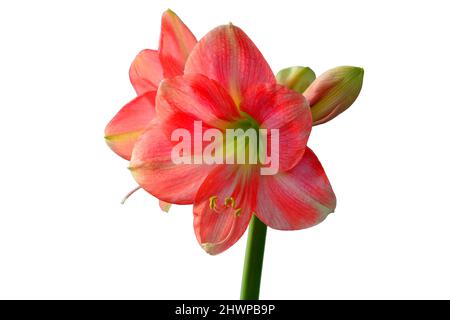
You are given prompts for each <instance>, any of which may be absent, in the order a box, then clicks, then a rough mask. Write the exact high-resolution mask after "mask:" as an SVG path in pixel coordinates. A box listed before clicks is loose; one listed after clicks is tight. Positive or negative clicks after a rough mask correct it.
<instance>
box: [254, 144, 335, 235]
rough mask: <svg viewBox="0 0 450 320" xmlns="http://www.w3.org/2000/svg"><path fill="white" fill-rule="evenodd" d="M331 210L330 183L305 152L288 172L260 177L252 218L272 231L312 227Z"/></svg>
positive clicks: (312, 154) (312, 156)
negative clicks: (254, 211) (272, 229)
mask: <svg viewBox="0 0 450 320" xmlns="http://www.w3.org/2000/svg"><path fill="white" fill-rule="evenodd" d="M335 208H336V197H335V195H334V192H333V189H332V188H331V185H330V182H329V181H328V178H327V176H326V174H325V171H324V170H323V168H322V165H321V164H320V162H319V160H318V159H317V157H316V155H315V154H314V153H313V152H312V151H311V149H309V148H307V149H306V151H305V154H304V156H303V158H302V160H301V161H300V162H299V164H298V165H297V166H295V167H294V168H292V169H291V170H290V171H288V172H283V173H279V174H277V175H275V176H261V177H260V184H259V190H258V202H257V208H256V215H257V216H258V218H260V219H261V221H263V222H264V223H265V224H266V225H268V226H270V227H272V228H274V229H279V230H297V229H304V228H308V227H311V226H314V225H316V224H318V223H320V222H321V221H323V220H324V219H325V218H326V217H327V215H328V214H329V213H331V212H334V209H335Z"/></svg>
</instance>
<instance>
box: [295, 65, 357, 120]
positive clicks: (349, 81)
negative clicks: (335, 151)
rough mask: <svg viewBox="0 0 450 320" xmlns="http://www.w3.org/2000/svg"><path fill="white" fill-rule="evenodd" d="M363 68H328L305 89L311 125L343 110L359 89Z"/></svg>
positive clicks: (330, 117) (353, 99)
mask: <svg viewBox="0 0 450 320" xmlns="http://www.w3.org/2000/svg"><path fill="white" fill-rule="evenodd" d="M363 77H364V69H362V68H358V67H349V66H343V67H337V68H333V69H330V70H328V71H327V72H325V73H324V74H322V75H321V76H320V77H319V78H317V79H316V80H314V82H313V83H312V84H311V85H310V86H309V87H308V88H307V89H306V90H305V92H304V96H305V97H306V99H307V100H308V101H309V105H310V107H311V113H312V117H313V125H318V124H322V123H325V122H327V121H329V120H331V119H333V118H334V117H336V116H337V115H339V114H340V113H342V112H344V111H345V110H346V109H347V108H348V107H350V106H351V105H352V103H353V102H354V101H355V100H356V98H357V97H358V94H359V92H360V91H361V87H362V83H363Z"/></svg>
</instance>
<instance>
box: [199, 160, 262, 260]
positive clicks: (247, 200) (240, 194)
mask: <svg viewBox="0 0 450 320" xmlns="http://www.w3.org/2000/svg"><path fill="white" fill-rule="evenodd" d="M255 168H256V166H254V167H247V168H245V167H242V166H234V165H222V166H219V167H217V168H216V169H215V170H214V171H212V172H211V173H210V174H209V175H208V177H207V178H206V179H205V181H204V182H203V184H202V185H201V187H200V189H199V191H198V193H197V196H196V198H195V203H194V229H195V234H196V236H197V240H198V242H199V243H200V245H201V246H202V248H203V249H204V250H205V251H206V252H208V253H209V254H212V255H215V254H219V253H221V252H223V251H225V250H226V249H228V248H229V247H231V246H232V245H233V244H234V243H236V241H238V240H239V239H240V238H241V237H242V235H243V234H244V232H245V230H246V229H247V226H248V224H249V222H250V218H251V217H252V212H253V208H254V207H255V204H256V193H255V190H257V188H256V187H257V182H258V179H257V178H256V179H255V178H254V177H255V175H256V174H255V173H256V172H257V171H256V170H255ZM227 198H228V199H227Z"/></svg>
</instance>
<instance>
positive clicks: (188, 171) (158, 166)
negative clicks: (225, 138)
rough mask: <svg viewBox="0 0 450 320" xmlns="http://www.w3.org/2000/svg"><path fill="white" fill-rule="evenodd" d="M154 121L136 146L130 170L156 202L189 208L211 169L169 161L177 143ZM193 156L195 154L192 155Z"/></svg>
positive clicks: (205, 166)
mask: <svg viewBox="0 0 450 320" xmlns="http://www.w3.org/2000/svg"><path fill="white" fill-rule="evenodd" d="M157 120H158V119H155V121H154V123H152V124H151V125H150V127H149V128H148V129H147V131H145V133H144V134H143V135H142V136H141V137H140V139H139V140H138V142H137V143H136V145H135V147H134V149H133V154H132V157H131V162H130V167H129V168H130V170H131V173H132V174H133V177H134V178H135V180H136V181H137V183H138V184H139V185H140V186H141V187H142V188H144V189H145V190H146V191H147V192H149V193H150V194H152V195H153V196H155V197H156V198H158V199H160V200H162V201H164V202H169V203H175V204H192V203H193V202H194V198H195V195H196V193H197V190H198V188H199V187H200V185H201V183H202V182H203V180H204V179H205V178H206V176H207V175H208V173H209V171H210V170H211V169H212V166H208V165H202V164H175V163H174V162H173V161H172V158H171V152H172V149H173V147H174V146H175V145H176V144H177V143H178V142H173V141H171V140H170V136H169V137H168V136H166V135H165V134H164V130H163V129H162V125H161V124H160V123H159V122H157ZM194 155H195V154H194Z"/></svg>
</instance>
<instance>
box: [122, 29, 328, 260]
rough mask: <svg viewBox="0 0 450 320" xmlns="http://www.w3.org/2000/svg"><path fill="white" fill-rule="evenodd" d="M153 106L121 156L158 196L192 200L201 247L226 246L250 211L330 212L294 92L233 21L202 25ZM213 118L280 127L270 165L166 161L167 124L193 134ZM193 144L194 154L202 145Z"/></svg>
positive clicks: (302, 224)
mask: <svg viewBox="0 0 450 320" xmlns="http://www.w3.org/2000/svg"><path fill="white" fill-rule="evenodd" d="M155 111H156V116H155V118H154V119H153V121H152V124H151V125H150V126H149V127H148V128H147V130H146V131H145V133H144V134H142V136H141V137H140V139H139V140H138V141H137V143H136V145H135V147H134V150H133V154H132V157H131V162H130V170H131V172H132V174H133V176H134V177H135V179H136V181H137V182H138V183H139V185H140V186H142V187H143V188H144V189H145V190H147V191H148V192H149V193H151V194H153V195H154V196H156V197H157V198H159V199H162V200H164V201H166V202H170V203H176V204H193V205H194V228H195V234H196V236H197V239H198V241H199V243H200V245H201V246H202V247H203V249H205V250H206V251H207V252H208V253H210V254H218V253H221V252H223V251H224V250H226V249H228V248H229V247H230V246H232V245H233V244H234V243H235V242H236V241H237V240H239V238H241V236H242V235H243V233H244V232H245V230H246V228H247V226H248V225H249V222H250V219H251V218H252V216H253V215H256V216H257V217H258V218H259V219H260V220H261V221H262V222H264V224H266V225H267V226H269V227H272V228H274V229H279V230H297V229H302V228H307V227H311V226H314V225H316V224H318V223H320V222H321V221H323V220H324V219H325V218H326V216H327V215H328V214H329V213H331V212H333V211H334V209H335V206H336V198H335V195H334V193H333V190H332V188H331V185H330V183H329V181H328V178H327V176H326V174H325V172H324V169H323V168H322V165H321V164H320V162H319V160H318V159H317V157H316V156H315V154H314V153H313V152H312V151H311V149H309V148H308V147H307V146H306V144H307V141H308V137H309V134H310V132H311V128H312V117H311V112H310V109H309V104H308V102H307V100H306V99H305V98H304V97H303V95H302V94H300V93H298V92H296V91H293V90H291V89H288V88H287V87H285V86H282V85H279V84H277V83H276V80H275V77H274V74H273V73H272V71H271V69H270V67H269V65H268V64H267V62H266V60H265V59H264V57H263V56H262V54H261V53H260V52H259V50H258V49H257V47H256V46H255V44H254V43H253V42H252V41H251V40H250V39H249V37H248V36H247V35H246V34H245V33H244V32H243V31H242V30H241V29H239V28H238V27H235V26H233V25H231V24H230V25H226V26H221V27H218V28H216V29H214V30H213V31H211V32H209V33H208V34H207V35H206V36H205V37H204V38H202V39H201V40H200V42H199V43H198V44H197V45H196V46H195V47H194V49H193V50H192V52H191V54H190V56H189V58H188V59H187V62H186V66H185V69H184V75H181V76H177V77H174V78H171V79H166V80H164V81H163V82H162V83H161V84H160V87H159V89H158V93H157V95H156V110H155ZM194 121H201V122H202V123H203V126H202V130H203V132H204V131H205V130H207V129H209V128H216V129H218V130H220V131H222V132H225V130H226V129H227V128H242V129H244V130H245V129H246V128H249V127H252V128H264V129H268V132H271V131H270V129H278V130H279V150H280V152H279V172H278V173H277V174H276V175H260V170H259V169H260V167H261V166H263V164H261V163H258V164H206V163H201V164H195V163H193V164H175V163H174V162H173V161H172V158H171V152H172V150H173V147H174V146H175V145H176V144H177V143H178V141H171V134H172V133H173V132H174V130H176V129H179V128H182V129H185V130H187V131H188V132H190V133H191V135H192V136H194V134H195V133H194ZM198 152H199V151H198V150H197V149H196V148H194V152H193V155H192V156H193V157H194V158H199V157H200V158H201V157H202V154H200V153H198Z"/></svg>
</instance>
